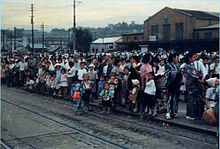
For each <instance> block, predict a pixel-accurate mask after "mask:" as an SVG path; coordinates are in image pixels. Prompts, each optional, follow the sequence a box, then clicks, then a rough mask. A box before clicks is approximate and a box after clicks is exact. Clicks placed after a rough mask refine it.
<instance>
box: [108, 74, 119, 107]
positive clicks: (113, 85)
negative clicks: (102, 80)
mask: <svg viewBox="0 0 220 149" xmlns="http://www.w3.org/2000/svg"><path fill="white" fill-rule="evenodd" d="M108 84H109V89H110V90H111V91H112V93H113V96H114V98H113V101H112V106H113V110H115V108H116V99H117V94H116V92H115V90H116V89H117V85H118V79H116V77H115V76H111V78H110V79H109V81H108Z"/></svg>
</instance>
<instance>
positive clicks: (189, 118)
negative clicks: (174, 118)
mask: <svg viewBox="0 0 220 149" xmlns="http://www.w3.org/2000/svg"><path fill="white" fill-rule="evenodd" d="M186 119H187V120H195V118H193V117H190V116H186Z"/></svg>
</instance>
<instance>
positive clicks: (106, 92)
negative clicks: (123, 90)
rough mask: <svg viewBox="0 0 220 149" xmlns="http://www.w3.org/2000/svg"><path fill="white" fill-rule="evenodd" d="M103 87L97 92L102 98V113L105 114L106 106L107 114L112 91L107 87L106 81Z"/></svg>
mask: <svg viewBox="0 0 220 149" xmlns="http://www.w3.org/2000/svg"><path fill="white" fill-rule="evenodd" d="M104 88H105V89H103V90H102V92H101V93H100V94H99V95H100V97H101V100H102V112H101V113H102V114H105V113H106V111H105V109H106V108H107V114H109V113H110V108H111V102H112V99H113V97H114V95H113V93H112V91H111V90H110V89H109V85H108V83H106V84H105V87H104Z"/></svg>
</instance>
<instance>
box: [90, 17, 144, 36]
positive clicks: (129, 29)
mask: <svg viewBox="0 0 220 149" xmlns="http://www.w3.org/2000/svg"><path fill="white" fill-rule="evenodd" d="M87 29H88V30H89V31H90V33H91V34H92V38H93V40H95V39H98V38H100V37H111V36H120V35H121V34H125V33H136V32H143V31H144V28H143V24H135V22H134V21H132V23H131V24H128V23H126V22H122V23H117V24H109V25H108V26H107V27H98V28H87Z"/></svg>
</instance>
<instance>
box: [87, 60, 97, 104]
mask: <svg viewBox="0 0 220 149" xmlns="http://www.w3.org/2000/svg"><path fill="white" fill-rule="evenodd" d="M94 68H95V65H93V64H90V65H89V71H88V73H87V74H88V77H89V81H90V83H91V102H94V99H95V98H96V97H97V94H96V93H97V91H96V81H97V79H98V73H97V72H96V71H95V70H94Z"/></svg>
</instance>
